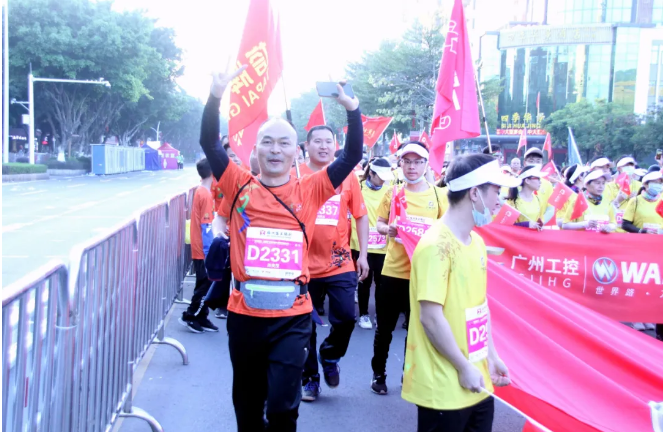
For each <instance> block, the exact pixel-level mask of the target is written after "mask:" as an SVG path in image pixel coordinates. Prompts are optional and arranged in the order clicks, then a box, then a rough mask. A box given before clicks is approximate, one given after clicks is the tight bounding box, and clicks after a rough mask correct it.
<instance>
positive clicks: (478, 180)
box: [448, 160, 520, 192]
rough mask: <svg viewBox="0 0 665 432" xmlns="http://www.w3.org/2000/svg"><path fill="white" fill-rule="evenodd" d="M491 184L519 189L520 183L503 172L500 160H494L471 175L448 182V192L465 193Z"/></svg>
mask: <svg viewBox="0 0 665 432" xmlns="http://www.w3.org/2000/svg"><path fill="white" fill-rule="evenodd" d="M485 183H490V184H493V185H496V186H501V187H517V186H519V184H520V181H519V180H518V179H516V178H514V177H511V176H508V175H506V174H504V173H503V172H501V167H500V166H499V161H498V160H493V161H492V162H488V163H486V164H485V165H482V166H480V167H478V168H476V169H475V170H473V171H471V172H470V173H467V174H464V175H463V176H462V177H458V178H456V179H453V180H450V181H449V182H448V190H450V191H452V192H458V191H463V190H466V189H471V188H472V187H475V186H480V185H484V184H485Z"/></svg>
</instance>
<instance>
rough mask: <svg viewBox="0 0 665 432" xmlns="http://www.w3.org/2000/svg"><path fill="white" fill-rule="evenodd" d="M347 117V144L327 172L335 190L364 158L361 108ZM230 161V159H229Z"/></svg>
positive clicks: (349, 112) (348, 112) (347, 113)
mask: <svg viewBox="0 0 665 432" xmlns="http://www.w3.org/2000/svg"><path fill="white" fill-rule="evenodd" d="M346 117H347V120H348V122H349V127H348V133H347V135H346V143H345V144H344V151H343V152H342V155H341V156H340V157H339V158H338V159H337V160H336V161H335V162H333V163H331V164H330V165H329V166H328V168H327V169H326V171H327V172H328V177H330V182H331V183H332V186H333V188H335V189H337V188H338V187H339V186H340V185H341V184H342V182H343V181H344V179H345V178H346V177H347V176H348V175H349V174H351V173H352V172H353V168H354V167H355V166H356V165H357V164H358V162H360V160H361V159H362V158H363V123H362V119H361V118H360V108H358V109H356V110H355V111H347V112H346ZM227 159H228V158H227Z"/></svg>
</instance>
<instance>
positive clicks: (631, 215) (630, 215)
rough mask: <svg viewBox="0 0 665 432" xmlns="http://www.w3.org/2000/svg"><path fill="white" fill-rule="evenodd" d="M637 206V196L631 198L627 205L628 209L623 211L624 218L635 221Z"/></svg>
mask: <svg viewBox="0 0 665 432" xmlns="http://www.w3.org/2000/svg"><path fill="white" fill-rule="evenodd" d="M636 207H637V197H635V198H631V199H630V200H629V201H628V204H627V205H626V211H625V212H624V213H623V220H627V221H630V222H633V223H635V208H636Z"/></svg>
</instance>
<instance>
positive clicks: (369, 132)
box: [363, 117, 393, 148]
mask: <svg viewBox="0 0 665 432" xmlns="http://www.w3.org/2000/svg"><path fill="white" fill-rule="evenodd" d="M392 121H393V118H392V117H365V120H364V121H363V138H364V144H365V145H366V146H367V147H370V148H371V147H373V146H374V144H376V142H377V141H378V140H379V138H380V137H381V134H383V132H385V131H386V129H388V126H390V122H392Z"/></svg>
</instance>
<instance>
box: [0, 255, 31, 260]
mask: <svg viewBox="0 0 665 432" xmlns="http://www.w3.org/2000/svg"><path fill="white" fill-rule="evenodd" d="M2 258H3V259H5V258H29V256H27V255H3V256H2Z"/></svg>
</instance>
